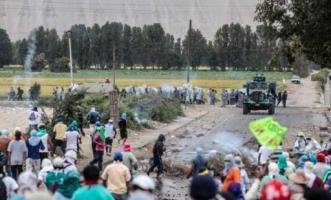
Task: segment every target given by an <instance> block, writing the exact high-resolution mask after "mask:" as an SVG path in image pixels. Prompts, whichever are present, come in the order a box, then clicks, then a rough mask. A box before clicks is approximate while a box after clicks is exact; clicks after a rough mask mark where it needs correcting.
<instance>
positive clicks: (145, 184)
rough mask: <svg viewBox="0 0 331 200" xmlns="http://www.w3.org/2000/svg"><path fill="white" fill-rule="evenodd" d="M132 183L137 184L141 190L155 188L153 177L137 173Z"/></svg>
mask: <svg viewBox="0 0 331 200" xmlns="http://www.w3.org/2000/svg"><path fill="white" fill-rule="evenodd" d="M132 185H135V186H138V187H139V188H141V189H143V190H154V189H155V183H154V181H153V179H151V178H150V177H149V176H147V175H143V174H142V175H138V176H136V177H135V178H134V179H133V181H132Z"/></svg>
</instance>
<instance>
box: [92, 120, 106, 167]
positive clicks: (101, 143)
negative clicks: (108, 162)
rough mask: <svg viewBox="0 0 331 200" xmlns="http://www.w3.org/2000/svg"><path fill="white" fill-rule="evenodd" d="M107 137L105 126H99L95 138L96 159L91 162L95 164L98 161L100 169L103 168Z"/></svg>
mask: <svg viewBox="0 0 331 200" xmlns="http://www.w3.org/2000/svg"><path fill="white" fill-rule="evenodd" d="M105 139H106V138H105V127H104V126H99V127H97V135H96V136H95V138H94V143H95V156H94V159H93V160H92V161H91V162H90V164H91V165H94V164H95V163H98V167H99V170H102V163H103V154H104V151H105V147H106V143H105Z"/></svg>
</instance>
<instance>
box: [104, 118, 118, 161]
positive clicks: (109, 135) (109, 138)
mask: <svg viewBox="0 0 331 200" xmlns="http://www.w3.org/2000/svg"><path fill="white" fill-rule="evenodd" d="M105 129H106V133H105V135H106V152H107V155H108V156H110V155H111V150H112V146H113V141H114V139H115V138H116V135H117V132H116V128H115V126H114V124H113V120H112V119H109V120H108V123H107V124H106V126H105Z"/></svg>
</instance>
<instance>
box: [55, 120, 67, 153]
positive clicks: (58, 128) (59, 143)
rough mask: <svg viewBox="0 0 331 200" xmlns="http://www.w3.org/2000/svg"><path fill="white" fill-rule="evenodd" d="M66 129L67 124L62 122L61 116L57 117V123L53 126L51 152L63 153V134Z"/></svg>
mask: <svg viewBox="0 0 331 200" xmlns="http://www.w3.org/2000/svg"><path fill="white" fill-rule="evenodd" d="M66 130H67V125H65V124H64V123H63V118H62V117H59V118H58V120H57V123H56V124H55V126H54V128H53V133H54V148H53V154H54V153H56V154H57V155H60V156H61V155H63V154H64V148H63V147H64V144H63V140H64V134H65V132H66Z"/></svg>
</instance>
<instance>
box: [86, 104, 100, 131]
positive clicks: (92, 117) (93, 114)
mask: <svg viewBox="0 0 331 200" xmlns="http://www.w3.org/2000/svg"><path fill="white" fill-rule="evenodd" d="M87 121H88V122H89V125H90V133H93V132H94V131H95V129H96V123H97V122H98V121H100V114H99V113H98V112H97V111H96V109H95V107H92V108H91V110H90V112H89V113H88V114H87Z"/></svg>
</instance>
